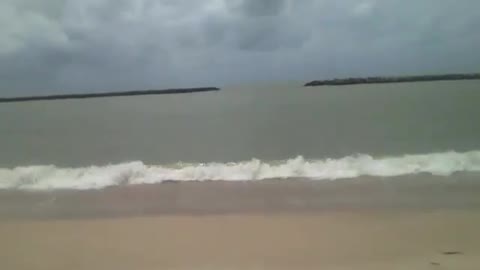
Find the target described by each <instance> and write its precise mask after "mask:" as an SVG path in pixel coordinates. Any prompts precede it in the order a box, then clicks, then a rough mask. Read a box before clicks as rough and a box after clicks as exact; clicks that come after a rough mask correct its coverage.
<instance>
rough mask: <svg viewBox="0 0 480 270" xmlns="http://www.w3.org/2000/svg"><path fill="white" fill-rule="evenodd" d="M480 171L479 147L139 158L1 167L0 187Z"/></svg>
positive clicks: (86, 186) (89, 186) (78, 186)
mask: <svg viewBox="0 0 480 270" xmlns="http://www.w3.org/2000/svg"><path fill="white" fill-rule="evenodd" d="M478 171H480V151H470V152H465V153H457V152H444V153H432V154H423V155H404V156H398V157H383V158H374V157H372V156H369V155H355V156H347V157H344V158H340V159H323V160H305V159H304V158H302V157H301V156H300V157H296V158H293V159H289V160H285V161H277V162H263V161H261V160H258V159H252V160H250V161H244V162H237V163H206V164H182V163H179V164H176V165H174V166H147V165H144V164H143V163H142V162H140V161H135V162H129V163H122V164H118V165H108V166H91V167H84V168H58V167H55V166H53V165H51V166H28V167H17V168H13V169H0V189H27V190H49V189H100V188H104V187H107V186H113V185H127V184H142V183H160V182H162V181H166V180H176V181H190V180H194V181H205V180H225V181H247V180H262V179H271V178H308V179H312V180H335V179H341V178H354V177H358V176H362V175H371V176H383V177H390V176H398V175H406V174H418V173H431V174H434V175H443V176H448V175H450V174H452V173H454V172H478Z"/></svg>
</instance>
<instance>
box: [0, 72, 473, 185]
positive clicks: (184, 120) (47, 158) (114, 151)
mask: <svg viewBox="0 0 480 270" xmlns="http://www.w3.org/2000/svg"><path fill="white" fill-rule="evenodd" d="M301 85H302V84H301V83H300V82H292V83H284V84H263V85H245V86H237V87H224V88H222V90H221V91H218V92H211V93H193V94H178V95H160V96H135V97H112V98H97V99H84V100H59V101H37V102H22V103H8V104H0V189H3V190H9V189H15V190H18V189H20V190H37V191H38V190H55V189H82V190H84V189H101V188H104V187H108V186H117V185H132V184H142V183H160V182H163V181H189V180H198V181H205V180H230V181H250V180H252V181H253V180H265V179H299V178H300V179H311V180H319V181H320V180H336V179H345V178H357V177H361V176H379V177H393V176H395V177H398V176H409V175H412V174H420V173H427V174H433V175H438V176H441V177H451V175H452V174H454V173H464V172H478V171H480V121H479V120H478V118H479V116H480V106H479V104H480V91H479V90H480V81H478V80H473V81H445V82H420V83H396V84H374V85H372V84H370V85H353V86H325V87H302V86H301Z"/></svg>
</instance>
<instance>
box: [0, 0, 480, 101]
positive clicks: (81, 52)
mask: <svg viewBox="0 0 480 270" xmlns="http://www.w3.org/2000/svg"><path fill="white" fill-rule="evenodd" d="M479 9H480V2H478V1H475V0H464V1H460V2H458V1H453V0H440V1H439V0H436V1H434V0H419V1H416V2H409V3H406V2H405V1H400V0H385V1H375V0H363V1H355V0H342V1H335V0H305V1H294V0H229V1H226V0H206V1H190V0H158V1H154V0H84V1H74V0H2V1H1V2H0V44H1V46H0V79H1V80H0V81H1V83H0V94H2V95H17V94H43V93H52V92H78V91H105V90H122V89H140V88H164V87H183V86H198V85H223V84H232V83H240V82H254V81H273V80H307V79H316V78H327V77H342V76H361V75H378V74H380V75H381V74H413V73H436V72H471V71H477V70H478V69H479V68H480V54H478V47H480V35H478V34H477V32H478V31H477V29H478V28H479V27H480V18H479V16H478V14H477V13H478V12H477V11H478V10H479Z"/></svg>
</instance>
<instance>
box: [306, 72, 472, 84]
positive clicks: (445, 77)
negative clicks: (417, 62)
mask: <svg viewBox="0 0 480 270" xmlns="http://www.w3.org/2000/svg"><path fill="white" fill-rule="evenodd" d="M456 80H480V73H472V74H466V73H464V74H442V75H418V76H391V77H355V78H343V79H331V80H314V81H310V82H308V83H306V84H305V85H304V86H305V87H311V86H326V85H330V86H332V85H353V84H378V83H404V82H429V81H456Z"/></svg>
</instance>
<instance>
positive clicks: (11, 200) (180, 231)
mask: <svg viewBox="0 0 480 270" xmlns="http://www.w3.org/2000/svg"><path fill="white" fill-rule="evenodd" d="M477 177H478V176H476V175H472V174H470V175H469V174H462V175H457V176H456V177H449V178H444V177H435V176H424V175H421V176H412V177H410V178H402V179H400V180H399V179H393V180H388V181H387V180H385V179H378V178H377V179H375V178H364V179H360V180H358V179H357V180H355V181H349V180H337V181H333V182H329V181H302V180H298V181H295V180H288V181H281V180H277V181H274V180H272V181H257V182H203V183H200V182H186V183H165V184H155V185H138V186H123V187H114V188H107V189H102V190H97V191H92V190H89V191H55V192H33V193H32V192H24V191H8V192H7V191H3V192H2V193H0V202H1V204H0V213H1V221H0V239H2V241H1V243H0V254H1V259H0V268H1V269H49V270H54V269H73V270H77V269H478V265H480V234H479V233H478V228H480V211H478V210H479V208H478V205H480V204H479V201H480V199H479V197H480V196H478V195H479V194H480V193H479V191H480V188H479V187H480V185H479V184H477V183H476V181H475V180H476V179H477ZM449 252H451V253H453V254H450V253H449Z"/></svg>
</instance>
